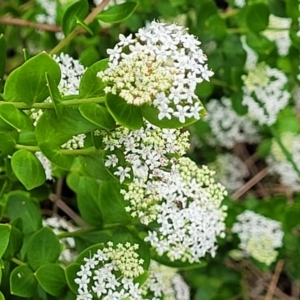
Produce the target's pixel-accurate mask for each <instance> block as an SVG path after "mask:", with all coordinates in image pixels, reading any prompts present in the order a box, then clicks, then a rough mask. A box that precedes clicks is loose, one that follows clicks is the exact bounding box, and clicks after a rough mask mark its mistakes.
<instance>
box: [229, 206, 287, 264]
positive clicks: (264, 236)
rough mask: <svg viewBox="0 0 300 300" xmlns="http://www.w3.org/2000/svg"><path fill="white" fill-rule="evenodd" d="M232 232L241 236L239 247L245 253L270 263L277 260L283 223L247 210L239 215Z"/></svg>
mask: <svg viewBox="0 0 300 300" xmlns="http://www.w3.org/2000/svg"><path fill="white" fill-rule="evenodd" d="M232 232H233V233H237V235H238V237H239V238H240V241H241V242H240V244H239V247H240V249H241V250H243V251H244V253H245V255H247V256H252V257H253V258H255V259H256V260H258V261H260V262H262V263H265V264H267V265H270V264H271V263H272V262H274V261H275V260H276V257H277V251H275V250H274V249H276V248H279V247H281V246H282V238H283V231H282V229H281V223H280V222H278V221H274V220H271V219H268V218H266V217H263V216H261V215H259V214H256V213H254V212H252V211H249V210H246V211H244V212H243V213H242V214H240V215H238V216H237V222H236V223H235V224H234V225H233V227H232Z"/></svg>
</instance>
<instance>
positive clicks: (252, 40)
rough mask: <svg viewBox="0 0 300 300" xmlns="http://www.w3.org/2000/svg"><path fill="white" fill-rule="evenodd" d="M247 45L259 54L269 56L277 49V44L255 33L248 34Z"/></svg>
mask: <svg viewBox="0 0 300 300" xmlns="http://www.w3.org/2000/svg"><path fill="white" fill-rule="evenodd" d="M246 36H247V44H248V45H249V47H251V48H252V49H253V50H254V51H256V52H258V53H259V54H264V55H268V54H270V53H271V51H272V50H273V49H274V48H275V43H274V42H271V41H269V40H268V39H267V38H266V37H265V36H263V35H260V34H255V33H251V32H249V33H247V35H246Z"/></svg>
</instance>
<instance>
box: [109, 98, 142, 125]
mask: <svg viewBox="0 0 300 300" xmlns="http://www.w3.org/2000/svg"><path fill="white" fill-rule="evenodd" d="M106 106H107V109H108V110H109V112H110V113H111V115H112V116H113V117H114V119H115V120H116V121H117V122H118V123H119V124H120V125H122V126H125V127H127V128H129V129H132V130H136V129H139V128H141V127H142V126H143V116H142V112H141V108H140V107H138V106H134V105H131V104H127V102H126V101H125V100H123V99H122V98H121V97H119V96H117V95H113V94H108V95H107V98H106Z"/></svg>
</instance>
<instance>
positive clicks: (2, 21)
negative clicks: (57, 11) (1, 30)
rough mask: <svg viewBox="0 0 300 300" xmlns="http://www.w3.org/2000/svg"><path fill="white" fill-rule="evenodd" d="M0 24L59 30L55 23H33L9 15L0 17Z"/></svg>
mask: <svg viewBox="0 0 300 300" xmlns="http://www.w3.org/2000/svg"><path fill="white" fill-rule="evenodd" d="M0 24H4V25H14V26H18V27H30V28H35V29H38V30H44V31H50V32H61V31H62V30H61V28H60V27H59V26H56V25H48V24H42V23H34V22H30V21H26V20H21V19H16V18H10V17H2V18H0Z"/></svg>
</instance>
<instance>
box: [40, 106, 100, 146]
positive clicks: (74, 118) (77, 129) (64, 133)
mask: <svg viewBox="0 0 300 300" xmlns="http://www.w3.org/2000/svg"><path fill="white" fill-rule="evenodd" d="M95 129H97V126H96V125H95V124H92V123H91V122H89V121H88V120H86V119H85V118H84V117H83V116H82V115H81V114H80V112H79V110H78V108H77V107H64V111H63V118H61V119H60V118H58V117H57V115H56V113H55V111H54V110H50V109H48V110H47V111H45V112H44V113H43V115H42V116H41V117H40V118H39V120H38V122H37V125H36V129H35V133H36V138H37V140H38V142H39V144H42V143H49V144H51V145H52V147H51V148H53V149H55V148H59V147H60V146H61V145H62V144H63V143H65V142H67V141H68V140H69V139H71V138H72V136H73V135H77V134H80V133H84V132H90V131H93V130H95Z"/></svg>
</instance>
